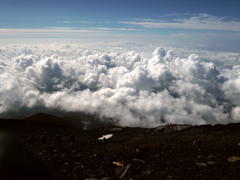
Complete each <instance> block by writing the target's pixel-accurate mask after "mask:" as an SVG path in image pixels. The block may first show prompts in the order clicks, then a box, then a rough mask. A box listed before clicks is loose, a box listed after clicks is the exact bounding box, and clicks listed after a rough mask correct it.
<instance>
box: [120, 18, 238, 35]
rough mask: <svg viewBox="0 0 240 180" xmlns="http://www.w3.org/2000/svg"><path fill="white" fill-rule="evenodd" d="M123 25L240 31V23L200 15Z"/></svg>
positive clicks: (133, 22)
mask: <svg viewBox="0 0 240 180" xmlns="http://www.w3.org/2000/svg"><path fill="white" fill-rule="evenodd" d="M119 23H121V24H129V25H138V26H142V27H145V28H170V29H171V28H173V29H195V30H220V31H240V21H229V20H227V19H225V18H223V17H217V16H212V15H209V14H199V15H197V16H192V17H187V18H182V17H181V18H173V19H171V20H153V19H152V20H151V19H150V20H143V21H120V22H119Z"/></svg>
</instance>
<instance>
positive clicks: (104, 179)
mask: <svg viewBox="0 0 240 180" xmlns="http://www.w3.org/2000/svg"><path fill="white" fill-rule="evenodd" d="M111 179H112V178H110V177H103V178H101V180H111Z"/></svg>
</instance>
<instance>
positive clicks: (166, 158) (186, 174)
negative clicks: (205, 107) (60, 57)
mask: <svg viewBox="0 0 240 180" xmlns="http://www.w3.org/2000/svg"><path fill="white" fill-rule="evenodd" d="M36 117H37V118H36ZM41 120H42V121H41ZM47 120H48V121H47ZM61 121H62V119H61V120H59V121H58V118H56V117H53V116H49V115H43V114H41V115H37V116H34V117H31V118H28V119H27V120H1V121H0V124H1V126H0V129H1V135H0V145H1V149H4V148H5V146H7V148H5V149H8V150H6V152H7V153H6V154H3V153H1V154H0V171H1V172H5V173H1V176H2V177H1V178H2V179H21V178H20V177H21V176H23V177H24V178H25V179H28V178H29V179H33V177H34V179H56V180H65V179H73V180H74V179H83V180H84V179H86V180H111V179H123V180H130V179H131V180H138V179H150V180H151V179H153V180H155V179H156V180H159V179H160V180H161V179H163V180H175V179H184V180H186V179H211V180H212V179H240V124H229V125H214V126H211V125H204V126H189V125H166V126H160V127H157V128H151V129H146V128H130V127H114V126H104V127H98V128H95V129H91V130H83V129H81V128H79V127H76V126H75V127H76V128H75V127H74V126H69V125H66V126H64V123H57V122H61ZM41 122H42V123H41ZM46 122H52V123H46ZM3 134H4V135H3ZM106 134H109V135H110V136H111V135H112V137H110V136H109V137H110V138H109V139H107V138H105V139H104V138H102V139H101V140H99V139H98V138H99V137H101V136H102V135H106ZM3 137H4V138H3ZM9 137H11V138H9ZM9 139H10V140H9ZM12 139H14V140H12ZM8 141H9V143H8ZM11 143H13V144H19V146H17V145H16V146H15V145H14V146H13V145H9V144H11ZM9 149H10V150H9ZM3 152H4V151H3ZM23 154H25V155H24V156H23ZM26 154H27V155H26ZM18 157H19V158H18ZM3 159H4V160H3ZM29 159H30V160H29ZM33 159H34V160H33ZM6 162H7V165H6ZM29 164H30V165H29ZM34 168H35V169H34ZM22 171H24V173H22Z"/></svg>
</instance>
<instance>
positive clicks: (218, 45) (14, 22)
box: [0, 0, 240, 52]
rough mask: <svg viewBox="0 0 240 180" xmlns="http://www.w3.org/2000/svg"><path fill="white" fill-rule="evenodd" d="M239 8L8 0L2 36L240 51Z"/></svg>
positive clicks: (175, 0)
mask: <svg viewBox="0 0 240 180" xmlns="http://www.w3.org/2000/svg"><path fill="white" fill-rule="evenodd" d="M239 7H240V1H238V0H228V1H226V0H202V1H195V0H192V1H190V0H181V1H179V0H168V1H162V0H121V1H120V0H52V1H48V0H41V1H33V0H21V1H19V0H8V1H3V2H1V6H0V38H1V39H4V40H5V42H6V41H10V40H9V39H11V40H12V39H18V38H24V39H29V38H31V39H33V38H48V39H49V38H55V39H78V38H79V39H83V38H85V39H89V38H92V39H99V38H102V39H115V40H119V39H128V40H129V39H131V40H133V39H134V40H136V39H138V40H142V41H148V40H152V41H153V40H156V41H161V42H163V43H167V44H174V45H176V46H188V47H194V48H199V49H201V48H202V49H204V48H205V49H208V50H220V51H235V52H238V51H239V50H240V49H239V45H240V11H239ZM6 39H7V40H6ZM179 42H181V43H179ZM226 44H227V45H226Z"/></svg>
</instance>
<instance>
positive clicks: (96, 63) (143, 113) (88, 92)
mask: <svg viewBox="0 0 240 180" xmlns="http://www.w3.org/2000/svg"><path fill="white" fill-rule="evenodd" d="M179 51H180V50H178V51H177V50H176V49H172V50H166V49H163V48H157V49H156V50H155V51H154V52H153V54H152V55H151V56H150V57H145V56H142V55H140V53H137V52H134V51H129V50H125V49H118V48H114V49H113V48H109V49H107V48H106V49H99V48H97V49H94V48H92V49H86V48H80V47H79V46H77V45H44V46H40V45H38V46H9V47H7V46H6V47H1V48H0V70H1V71H0V97H1V98H0V104H1V106H0V117H7V116H8V117H12V116H13V115H16V114H25V115H26V114H27V113H29V112H31V113H33V112H39V111H45V112H53V111H60V112H62V113H72V112H74V113H81V112H85V113H90V114H97V115H98V116H99V117H107V118H108V121H110V120H111V121H113V122H116V123H119V124H120V125H128V126H144V127H153V126H157V125H159V124H162V123H191V124H205V123H211V124H214V123H228V122H239V121H240V119H239V117H238V116H237V113H238V111H239V110H238V109H237V107H238V106H240V104H239V103H240V102H239V101H238V100H237V99H238V98H237V97H238V96H239V91H238V88H237V87H239V76H238V75H237V74H236V71H237V65H238V64H239V61H240V59H239V55H238V54H233V53H232V54H230V53H213V54H211V53H209V52H207V51H204V52H201V51H199V53H198V54H199V56H198V55H195V54H189V52H188V53H187V52H184V50H183V49H182V50H181V51H180V53H179ZM204 53H205V55H204ZM176 54H182V55H179V56H178V55H176ZM214 58H215V59H214ZM236 59H237V60H236ZM222 62H224V63H226V64H224V63H222ZM234 74H235V75H234ZM221 76H225V77H221ZM13 112H15V113H13Z"/></svg>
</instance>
